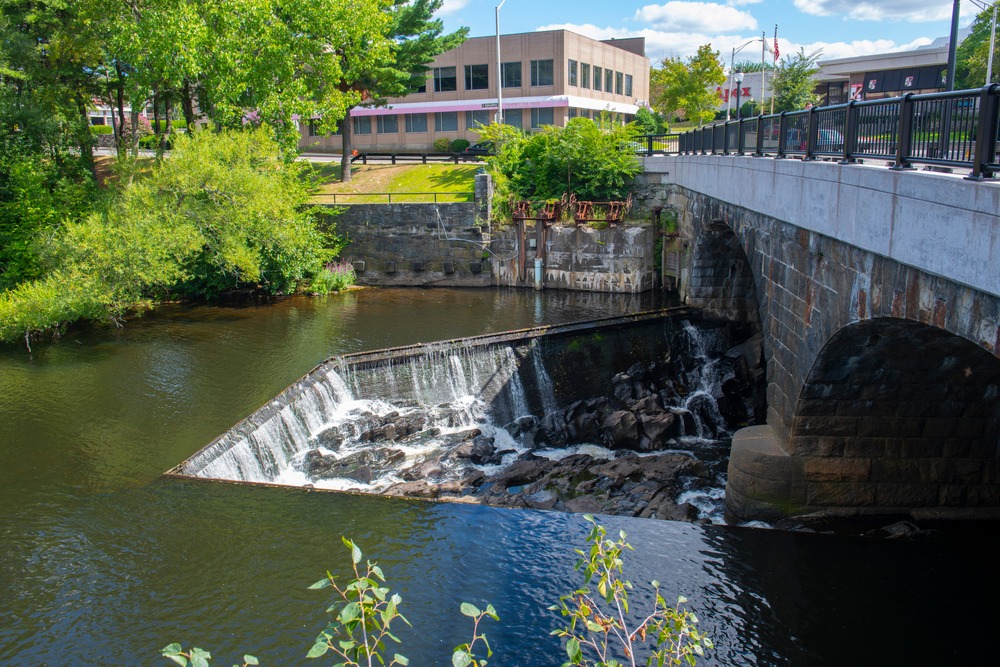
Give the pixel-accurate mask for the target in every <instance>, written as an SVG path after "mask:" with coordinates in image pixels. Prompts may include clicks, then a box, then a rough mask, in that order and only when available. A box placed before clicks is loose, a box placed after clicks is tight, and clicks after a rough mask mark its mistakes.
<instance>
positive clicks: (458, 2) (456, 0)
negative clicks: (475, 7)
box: [436, 0, 469, 16]
mask: <svg viewBox="0 0 1000 667" xmlns="http://www.w3.org/2000/svg"><path fill="white" fill-rule="evenodd" d="M467 4H469V0H444V2H443V3H441V9H439V10H437V12H436V14H437V15H440V16H446V15H448V14H454V13H455V12H458V11H461V10H463V9H465V6H466V5H467Z"/></svg>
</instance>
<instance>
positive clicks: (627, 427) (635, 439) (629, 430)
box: [601, 410, 639, 449]
mask: <svg viewBox="0 0 1000 667" xmlns="http://www.w3.org/2000/svg"><path fill="white" fill-rule="evenodd" d="M601 427H602V429H603V430H604V434H605V438H606V441H607V442H608V443H609V444H610V446H611V448H612V449H637V448H638V447H639V420H637V419H636V418H635V415H633V414H632V413H631V412H628V411H626V410H616V411H615V412H612V413H611V414H609V415H608V416H607V417H605V418H604V421H603V423H602V424H601Z"/></svg>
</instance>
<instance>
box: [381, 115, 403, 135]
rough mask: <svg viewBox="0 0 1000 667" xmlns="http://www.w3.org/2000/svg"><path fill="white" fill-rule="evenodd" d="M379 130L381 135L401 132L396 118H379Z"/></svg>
mask: <svg viewBox="0 0 1000 667" xmlns="http://www.w3.org/2000/svg"><path fill="white" fill-rule="evenodd" d="M377 118H378V127H377V128H376V129H377V130H378V133H379V134H396V133H397V132H399V121H398V120H397V119H396V116H378V117H377Z"/></svg>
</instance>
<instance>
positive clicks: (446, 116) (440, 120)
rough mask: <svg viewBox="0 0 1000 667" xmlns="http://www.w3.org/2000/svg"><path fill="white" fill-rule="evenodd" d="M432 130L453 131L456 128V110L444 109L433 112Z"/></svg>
mask: <svg viewBox="0 0 1000 667" xmlns="http://www.w3.org/2000/svg"><path fill="white" fill-rule="evenodd" d="M434 130H435V131H437V132H455V131H457V130H458V112H457V111H446V112H444V113H436V114H434Z"/></svg>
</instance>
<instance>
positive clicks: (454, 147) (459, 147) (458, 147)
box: [451, 139, 469, 153]
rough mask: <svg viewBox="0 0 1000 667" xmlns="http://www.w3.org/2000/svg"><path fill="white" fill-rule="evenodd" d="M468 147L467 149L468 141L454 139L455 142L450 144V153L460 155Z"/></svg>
mask: <svg viewBox="0 0 1000 667" xmlns="http://www.w3.org/2000/svg"><path fill="white" fill-rule="evenodd" d="M468 147H469V140H468V139H455V141H453V142H451V152H452V153H461V152H462V151H464V150H465V149H466V148H468Z"/></svg>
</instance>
